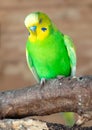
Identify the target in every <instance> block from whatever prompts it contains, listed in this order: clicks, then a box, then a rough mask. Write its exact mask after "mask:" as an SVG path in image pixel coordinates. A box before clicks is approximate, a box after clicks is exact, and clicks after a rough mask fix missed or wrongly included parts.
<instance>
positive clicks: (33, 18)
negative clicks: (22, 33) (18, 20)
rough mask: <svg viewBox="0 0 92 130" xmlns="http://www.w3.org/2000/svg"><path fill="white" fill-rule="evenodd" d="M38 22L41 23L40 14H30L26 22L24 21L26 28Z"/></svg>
mask: <svg viewBox="0 0 92 130" xmlns="http://www.w3.org/2000/svg"><path fill="white" fill-rule="evenodd" d="M38 22H39V19H38V14H34V13H32V14H29V15H28V16H27V17H26V18H25V21H24V23H25V25H26V27H28V26H30V25H32V24H34V23H38Z"/></svg>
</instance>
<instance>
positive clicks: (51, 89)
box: [0, 76, 92, 118]
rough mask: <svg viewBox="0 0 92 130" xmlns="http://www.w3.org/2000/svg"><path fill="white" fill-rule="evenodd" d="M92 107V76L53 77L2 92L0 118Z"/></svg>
mask: <svg viewBox="0 0 92 130" xmlns="http://www.w3.org/2000/svg"><path fill="white" fill-rule="evenodd" d="M66 111H70V112H76V113H78V114H81V113H85V112H90V111H92V76H84V77H77V78H73V79H71V78H69V77H68V78H61V79H51V80H49V81H47V83H46V84H45V85H44V86H40V84H37V85H34V86H31V87H26V88H23V89H19V90H10V91H5V92H0V118H21V117H26V116H43V115H49V114H53V113H57V112H66Z"/></svg>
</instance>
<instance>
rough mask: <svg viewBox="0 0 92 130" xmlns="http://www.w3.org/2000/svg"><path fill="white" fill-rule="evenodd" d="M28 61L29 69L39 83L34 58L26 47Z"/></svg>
mask: <svg viewBox="0 0 92 130" xmlns="http://www.w3.org/2000/svg"><path fill="white" fill-rule="evenodd" d="M26 59H27V64H28V67H29V69H30V70H31V72H32V73H33V75H34V77H35V78H36V80H37V81H38V82H39V77H38V74H37V72H36V69H35V67H34V65H33V62H32V58H31V55H30V53H29V52H28V48H27V47H26Z"/></svg>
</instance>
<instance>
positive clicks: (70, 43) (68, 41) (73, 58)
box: [64, 35, 76, 77]
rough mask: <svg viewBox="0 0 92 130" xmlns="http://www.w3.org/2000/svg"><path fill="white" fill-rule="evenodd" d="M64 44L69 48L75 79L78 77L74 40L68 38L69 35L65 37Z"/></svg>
mask: <svg viewBox="0 0 92 130" xmlns="http://www.w3.org/2000/svg"><path fill="white" fill-rule="evenodd" d="M64 43H65V46H66V48H67V51H68V55H69V58H70V64H71V76H73V77H74V76H75V75H76V53H75V47H74V44H73V41H72V39H71V38H70V37H69V36H67V35H64Z"/></svg>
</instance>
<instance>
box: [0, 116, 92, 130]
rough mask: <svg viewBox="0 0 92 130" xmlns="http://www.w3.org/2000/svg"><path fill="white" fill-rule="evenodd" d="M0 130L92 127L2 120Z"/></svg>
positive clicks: (67, 129)
mask: <svg viewBox="0 0 92 130" xmlns="http://www.w3.org/2000/svg"><path fill="white" fill-rule="evenodd" d="M0 130H92V127H89V128H88V127H72V128H70V127H68V126H64V125H62V124H57V123H48V122H45V121H40V120H37V119H31V118H24V119H17V120H16V119H4V120H0Z"/></svg>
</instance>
